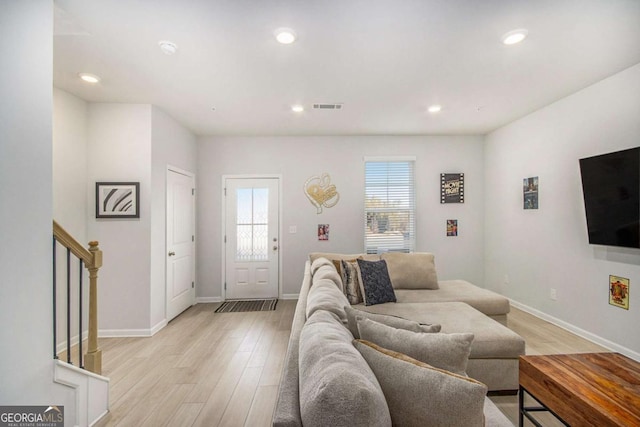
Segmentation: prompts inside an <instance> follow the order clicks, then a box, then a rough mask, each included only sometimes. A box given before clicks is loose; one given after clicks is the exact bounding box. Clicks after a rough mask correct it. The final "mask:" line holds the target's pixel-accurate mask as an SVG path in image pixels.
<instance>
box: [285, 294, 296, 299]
mask: <svg viewBox="0 0 640 427" xmlns="http://www.w3.org/2000/svg"><path fill="white" fill-rule="evenodd" d="M299 297H300V294H282V295H280V299H298V298H299Z"/></svg>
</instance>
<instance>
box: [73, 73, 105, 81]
mask: <svg viewBox="0 0 640 427" xmlns="http://www.w3.org/2000/svg"><path fill="white" fill-rule="evenodd" d="M78 77H80V78H81V79H82V80H83V81H85V82H87V83H98V82H99V81H100V77H98V76H96V75H95V74H89V73H80V74H78Z"/></svg>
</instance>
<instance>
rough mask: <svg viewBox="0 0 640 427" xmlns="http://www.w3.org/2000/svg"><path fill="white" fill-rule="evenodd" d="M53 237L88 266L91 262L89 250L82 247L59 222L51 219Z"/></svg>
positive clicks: (91, 257)
mask: <svg viewBox="0 0 640 427" xmlns="http://www.w3.org/2000/svg"><path fill="white" fill-rule="evenodd" d="M53 237H55V239H56V240H57V241H58V242H60V244H61V245H62V246H64V247H65V248H69V249H71V253H72V254H74V255H75V256H77V257H78V258H80V259H81V260H82V261H83V262H84V264H85V265H86V266H87V268H89V266H91V265H92V264H93V256H92V255H91V252H89V251H88V250H87V249H85V248H84V246H82V245H81V244H80V243H79V242H78V241H77V240H76V239H74V238H73V236H71V234H69V232H67V230H65V229H64V228H62V226H61V225H60V224H58V223H57V222H56V221H55V220H53Z"/></svg>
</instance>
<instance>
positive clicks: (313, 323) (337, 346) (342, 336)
mask: <svg viewBox="0 0 640 427" xmlns="http://www.w3.org/2000/svg"><path fill="white" fill-rule="evenodd" d="M352 340H353V336H352V335H351V333H350V332H349V331H348V330H347V329H346V328H345V327H344V326H343V325H342V324H341V323H340V320H339V319H338V318H337V317H336V316H335V315H334V314H332V313H329V312H327V311H323V310H320V311H316V312H315V313H314V314H313V315H312V316H311V317H310V318H309V319H308V320H307V322H306V323H305V325H304V326H303V328H302V331H301V333H300V344H299V345H300V347H299V350H300V352H299V373H300V375H299V378H300V380H299V381H300V415H301V418H302V424H303V425H304V426H323V427H324V426H347V425H349V426H351V425H355V426H363V427H364V426H391V417H390V415H389V409H388V406H387V403H386V400H385V397H384V394H383V393H382V389H381V388H380V384H379V383H378V380H377V379H376V377H375V375H374V373H373V371H372V370H371V368H370V367H369V365H368V364H367V362H366V361H365V360H364V358H363V357H362V355H361V354H360V353H359V352H358V351H357V350H356V349H355V347H354V346H353V344H352Z"/></svg>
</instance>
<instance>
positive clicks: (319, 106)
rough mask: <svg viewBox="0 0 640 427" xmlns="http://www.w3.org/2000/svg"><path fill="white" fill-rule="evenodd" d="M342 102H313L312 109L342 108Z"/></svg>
mask: <svg viewBox="0 0 640 427" xmlns="http://www.w3.org/2000/svg"><path fill="white" fill-rule="evenodd" d="M342 105H343V104H342V103H338V104H313V109H314V110H342Z"/></svg>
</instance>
